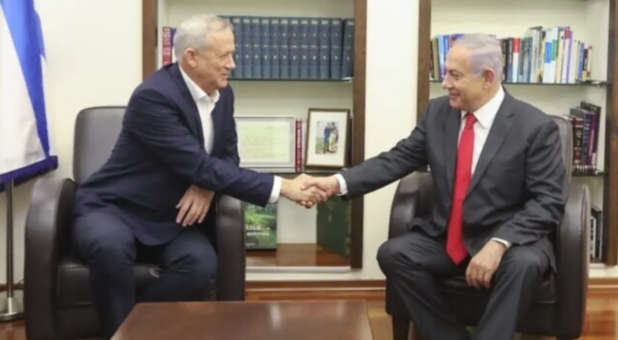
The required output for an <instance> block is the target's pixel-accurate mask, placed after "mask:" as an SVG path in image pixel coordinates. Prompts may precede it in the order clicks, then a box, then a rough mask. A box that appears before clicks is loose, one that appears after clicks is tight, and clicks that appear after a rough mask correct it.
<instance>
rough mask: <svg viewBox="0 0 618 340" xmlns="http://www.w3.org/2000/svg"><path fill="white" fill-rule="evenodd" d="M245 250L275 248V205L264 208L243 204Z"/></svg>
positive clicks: (271, 204)
mask: <svg viewBox="0 0 618 340" xmlns="http://www.w3.org/2000/svg"><path fill="white" fill-rule="evenodd" d="M242 205H243V214H244V218H245V233H246V236H245V246H246V248H247V249H268V250H270V249H276V248H277V203H270V204H267V205H266V206H265V207H261V206H258V205H253V204H250V203H246V202H243V204H242Z"/></svg>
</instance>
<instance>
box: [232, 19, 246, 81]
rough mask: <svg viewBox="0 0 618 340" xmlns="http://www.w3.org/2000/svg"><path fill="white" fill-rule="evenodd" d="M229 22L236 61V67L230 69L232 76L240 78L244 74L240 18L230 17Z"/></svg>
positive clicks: (242, 36)
mask: <svg viewBox="0 0 618 340" xmlns="http://www.w3.org/2000/svg"><path fill="white" fill-rule="evenodd" d="M231 22H232V25H233V26H234V42H235V48H236V51H234V62H235V63H236V68H235V69H234V70H233V71H232V78H242V77H243V74H244V72H243V65H244V63H243V53H242V50H243V48H244V41H243V38H244V35H243V32H242V18H241V17H231Z"/></svg>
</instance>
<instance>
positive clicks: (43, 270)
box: [24, 106, 245, 340]
mask: <svg viewBox="0 0 618 340" xmlns="http://www.w3.org/2000/svg"><path fill="white" fill-rule="evenodd" d="M124 110H125V108H124V107H110V106H108V107H93V108H88V109H84V110H82V111H81V112H79V114H78V116H77V121H76V124H75V139H74V142H75V145H74V160H73V175H74V178H75V180H72V179H69V178H64V179H50V178H41V179H39V180H38V181H37V182H36V184H35V186H34V190H33V193H32V202H31V205H30V209H29V211H28V216H27V221H26V240H25V253H26V254H25V269H24V271H25V274H24V276H25V278H24V282H25V288H24V304H25V316H26V336H27V338H28V340H51V339H86V338H96V337H98V336H100V324H99V321H98V316H97V312H96V310H95V308H94V306H93V303H92V295H91V292H90V284H89V279H88V276H89V275H88V267H86V266H84V265H83V264H82V263H81V262H80V261H79V260H77V259H76V258H75V257H74V256H73V253H72V250H71V244H70V237H69V233H70V230H71V223H72V220H71V214H72V210H73V201H74V197H75V189H76V187H77V185H78V183H79V182H80V181H82V180H84V179H85V178H87V177H88V176H89V175H90V174H92V173H93V172H94V171H96V170H97V169H98V168H99V167H100V166H101V165H102V164H103V162H104V161H105V160H106V159H107V158H108V157H109V155H110V153H111V150H112V148H113V146H114V143H115V141H116V138H117V136H118V134H119V132H120V128H121V124H122V117H123V114H124ZM214 209H215V215H216V216H215V219H216V232H215V235H216V236H214V237H215V238H216V240H212V242H213V244H215V245H216V250H217V255H218V261H219V266H218V273H217V277H216V283H215V285H212V286H213V287H216V288H214V289H213V290H212V291H209V292H205V293H204V295H205V296H204V297H205V299H214V298H216V299H217V300H244V288H245V241H244V223H243V218H242V214H241V206H240V201H239V200H237V199H235V198H232V197H229V196H225V195H222V196H220V197H218V199H217V201H216V202H215V206H214ZM134 272H135V275H136V279H137V284H136V285H137V287H136V289H140V287H143V286H144V285H145V284H147V283H148V282H149V281H152V280H156V279H157V273H158V268H157V267H156V266H155V265H153V264H148V263H140V264H137V265H136V266H135V268H134Z"/></svg>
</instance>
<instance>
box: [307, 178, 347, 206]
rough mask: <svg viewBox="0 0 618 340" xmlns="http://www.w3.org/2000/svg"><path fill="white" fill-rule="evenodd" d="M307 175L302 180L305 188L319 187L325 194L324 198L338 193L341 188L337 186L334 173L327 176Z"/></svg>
mask: <svg viewBox="0 0 618 340" xmlns="http://www.w3.org/2000/svg"><path fill="white" fill-rule="evenodd" d="M307 177H308V178H307V179H306V180H305V181H304V182H305V188H308V187H315V188H319V189H320V190H321V191H323V192H324V193H325V194H326V197H325V199H324V200H327V199H329V198H330V197H331V196H333V195H336V194H339V192H340V190H341V188H339V181H337V178H336V177H335V175H332V176H328V177H311V176H307Z"/></svg>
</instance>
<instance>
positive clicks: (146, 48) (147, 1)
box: [142, 0, 158, 79]
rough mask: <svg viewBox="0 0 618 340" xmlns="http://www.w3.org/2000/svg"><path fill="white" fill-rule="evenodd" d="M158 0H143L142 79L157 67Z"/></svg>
mask: <svg viewBox="0 0 618 340" xmlns="http://www.w3.org/2000/svg"><path fill="white" fill-rule="evenodd" d="M157 5H158V1H157V0H142V79H146V78H147V77H148V76H149V75H151V74H152V73H153V72H154V71H155V70H156V69H157V56H156V50H157V49H156V48H157Z"/></svg>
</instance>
